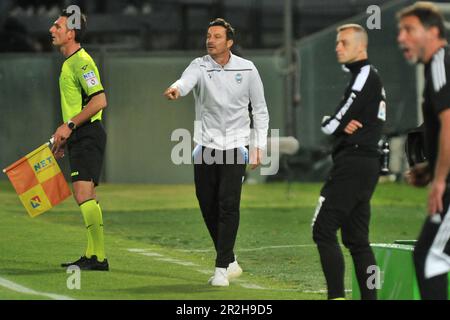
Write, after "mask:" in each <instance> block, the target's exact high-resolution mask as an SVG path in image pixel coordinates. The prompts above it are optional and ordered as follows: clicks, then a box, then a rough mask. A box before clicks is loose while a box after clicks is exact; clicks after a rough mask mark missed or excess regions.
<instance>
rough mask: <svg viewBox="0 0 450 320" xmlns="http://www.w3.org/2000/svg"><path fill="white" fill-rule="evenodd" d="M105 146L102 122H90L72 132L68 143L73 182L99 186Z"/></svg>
mask: <svg viewBox="0 0 450 320" xmlns="http://www.w3.org/2000/svg"><path fill="white" fill-rule="evenodd" d="M105 146H106V132H105V129H104V128H103V125H102V123H101V121H98V120H97V121H94V122H88V123H86V124H83V125H82V126H80V127H79V128H76V129H75V130H74V131H73V132H72V134H71V135H70V137H69V140H68V141H67V147H68V150H69V162H70V170H71V176H72V182H75V181H93V182H94V185H95V186H98V183H99V179H100V172H101V170H102V164H103V158H104V155H105Z"/></svg>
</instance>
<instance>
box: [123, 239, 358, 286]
mask: <svg viewBox="0 0 450 320" xmlns="http://www.w3.org/2000/svg"><path fill="white" fill-rule="evenodd" d="M295 246H296V247H298V246H302V247H303V246H313V245H308V244H307V245H295ZM274 247H292V246H274ZM269 248H270V249H272V247H269ZM260 249H261V250H262V248H260ZM125 250H127V251H128V252H132V253H137V254H140V255H144V256H147V257H151V258H154V259H155V260H158V261H164V262H169V263H174V264H178V265H182V266H189V267H192V266H199V265H198V264H195V263H193V262H190V261H186V260H179V259H174V258H170V257H168V256H164V255H163V254H160V253H156V252H154V251H153V250H154V249H134V248H130V249H125ZM179 251H181V250H179ZM188 251H190V250H188ZM194 270H195V271H197V272H199V273H203V274H208V275H211V274H213V273H214V271H213V270H207V269H197V268H195V269H194ZM232 282H234V283H236V284H238V285H240V286H241V287H243V288H246V289H255V290H271V291H290V292H299V293H326V292H327V291H326V290H317V291H310V290H306V291H302V290H300V289H281V288H279V289H278V288H277V289H275V288H266V287H261V286H260V285H257V284H254V283H250V282H247V281H245V280H242V279H235V280H232ZM346 291H348V290H346ZM350 292H351V290H350Z"/></svg>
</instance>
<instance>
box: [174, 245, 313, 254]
mask: <svg viewBox="0 0 450 320" xmlns="http://www.w3.org/2000/svg"><path fill="white" fill-rule="evenodd" d="M315 246H316V245H315V244H292V245H284V246H266V247H258V248H247V249H245V248H243V249H236V252H249V251H259V250H267V249H283V248H305V247H315ZM177 250H178V251H181V252H211V251H214V249H177Z"/></svg>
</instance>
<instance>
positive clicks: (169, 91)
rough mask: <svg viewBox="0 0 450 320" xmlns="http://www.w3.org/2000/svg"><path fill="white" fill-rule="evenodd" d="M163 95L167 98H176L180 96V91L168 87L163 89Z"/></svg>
mask: <svg viewBox="0 0 450 320" xmlns="http://www.w3.org/2000/svg"><path fill="white" fill-rule="evenodd" d="M164 95H165V96H166V98H167V99H169V100H176V99H178V98H179V97H180V92H179V91H178V89H177V88H174V87H170V88H168V89H167V90H166V91H164Z"/></svg>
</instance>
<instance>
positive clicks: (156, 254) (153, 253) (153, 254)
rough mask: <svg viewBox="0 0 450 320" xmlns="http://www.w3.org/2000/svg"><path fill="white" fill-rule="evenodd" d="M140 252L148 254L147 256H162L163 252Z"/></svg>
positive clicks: (144, 254)
mask: <svg viewBox="0 0 450 320" xmlns="http://www.w3.org/2000/svg"><path fill="white" fill-rule="evenodd" d="M139 253H140V254H142V255H143V256H147V257H162V255H161V254H159V253H156V252H139Z"/></svg>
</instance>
